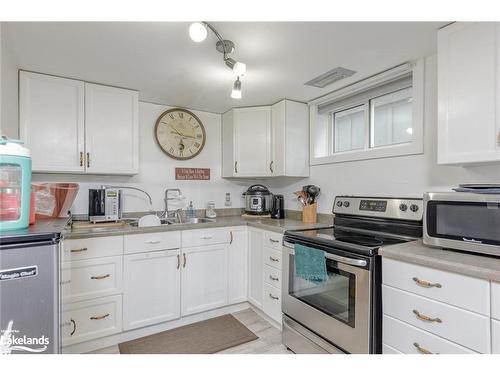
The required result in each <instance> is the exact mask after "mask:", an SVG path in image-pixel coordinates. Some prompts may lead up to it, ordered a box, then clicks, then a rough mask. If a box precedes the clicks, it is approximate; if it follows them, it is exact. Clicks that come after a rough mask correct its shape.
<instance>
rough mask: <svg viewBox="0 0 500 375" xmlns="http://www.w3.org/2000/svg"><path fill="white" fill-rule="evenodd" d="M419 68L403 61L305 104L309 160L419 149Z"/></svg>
mask: <svg viewBox="0 0 500 375" xmlns="http://www.w3.org/2000/svg"><path fill="white" fill-rule="evenodd" d="M420 64H421V63H420ZM422 69H423V68H422V66H421V65H419V64H418V63H416V64H414V65H410V64H405V66H403V67H397V68H394V70H392V71H388V72H384V73H383V74H381V75H379V76H374V77H371V78H370V79H367V80H366V81H361V82H358V83H356V84H353V85H351V86H347V87H346V88H344V89H340V90H338V91H336V92H334V93H332V94H330V95H327V96H326V97H323V98H321V100H319V99H318V100H317V101H315V102H312V104H311V103H310V104H311V105H310V111H311V131H312V135H313V136H312V137H311V148H312V150H311V151H312V153H311V164H313V165H314V164H325V163H336V162H342V161H352V160H362V159H372V158H380V157H390V156H400V155H409V154H418V153H422V152H423V146H422V143H423V141H422V134H423V131H422V128H423V124H422V117H423V105H422V104H423V89H422V85H423V83H422V81H423V70H422Z"/></svg>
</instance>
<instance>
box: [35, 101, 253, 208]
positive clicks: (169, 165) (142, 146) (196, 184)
mask: <svg viewBox="0 0 500 375" xmlns="http://www.w3.org/2000/svg"><path fill="white" fill-rule="evenodd" d="M170 108H172V107H168V106H164V105H159V104H152V103H146V102H140V103H139V126H140V130H139V174H138V175H136V176H131V177H127V176H114V177H109V176H90V175H56V174H33V181H59V182H78V183H80V191H79V193H78V196H77V198H76V201H75V203H74V205H73V209H72V211H73V213H77V214H86V213H87V211H88V189H89V188H96V187H99V186H100V185H101V184H117V185H120V184H121V185H127V186H135V187H138V188H141V189H144V190H146V191H147V192H148V193H149V194H151V196H152V197H153V206H154V209H155V210H162V209H163V208H164V204H163V192H164V190H165V188H180V189H181V191H182V193H183V195H184V196H186V197H187V199H188V201H189V200H192V201H193V204H194V206H195V208H205V207H206V205H207V202H208V201H215V203H216V207H217V208H223V207H224V199H225V193H226V192H228V193H231V198H232V201H233V207H242V206H243V203H244V202H243V200H242V198H241V193H242V192H243V191H244V190H246V187H247V186H248V185H250V184H251V183H252V181H243V182H232V181H228V180H224V179H222V178H221V165H222V164H221V160H222V157H221V149H222V147H221V115H220V114H215V113H208V112H201V111H193V112H194V113H195V114H196V115H197V116H198V117H199V118H200V120H201V121H202V123H203V124H204V126H205V130H206V133H207V139H206V144H205V147H204V148H203V150H202V151H201V153H200V154H199V155H198V156H197V157H195V158H194V159H191V160H188V161H178V160H174V159H171V158H169V157H168V156H167V155H165V154H164V153H163V152H162V151H161V149H160V147H159V146H158V145H157V143H156V141H155V138H154V126H155V123H156V120H157V118H158V116H159V115H160V114H161V113H162V112H163V111H165V110H167V109H170ZM175 167H196V168H210V169H211V179H210V180H209V181H176V180H175ZM124 193H125V194H126V195H125V199H124V201H125V202H124V210H125V211H126V212H130V211H146V210H147V209H148V208H149V206H148V203H147V199H146V198H145V197H144V196H143V195H142V194H141V193H136V192H134V191H124Z"/></svg>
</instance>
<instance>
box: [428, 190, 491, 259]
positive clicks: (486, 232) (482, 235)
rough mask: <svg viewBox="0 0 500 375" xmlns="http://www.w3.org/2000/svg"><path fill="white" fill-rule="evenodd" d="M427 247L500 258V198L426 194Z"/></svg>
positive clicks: (483, 195) (463, 194)
mask: <svg viewBox="0 0 500 375" xmlns="http://www.w3.org/2000/svg"><path fill="white" fill-rule="evenodd" d="M424 210H425V212H424V244H426V245H429V246H436V247H441V248H446V249H456V250H461V251H469V252H475V253H482V254H490V255H496V256H500V194H474V193H453V192H449V193H425V194H424Z"/></svg>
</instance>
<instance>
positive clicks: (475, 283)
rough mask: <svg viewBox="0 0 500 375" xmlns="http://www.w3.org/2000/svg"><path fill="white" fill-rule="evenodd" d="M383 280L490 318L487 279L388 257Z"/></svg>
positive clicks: (384, 262)
mask: <svg viewBox="0 0 500 375" xmlns="http://www.w3.org/2000/svg"><path fill="white" fill-rule="evenodd" d="M382 280H383V283H384V284H385V285H389V286H393V287H395V288H398V289H403V290H406V291H408V292H411V293H415V294H418V295H421V296H424V297H428V298H432V299H435V300H437V301H441V302H444V303H447V304H450V305H454V306H457V307H460V308H463V309H466V310H470V311H474V312H477V313H479V314H483V315H487V316H489V315H490V305H489V301H490V298H489V293H490V291H489V289H490V286H489V282H488V281H486V280H481V279H476V278H474V277H469V276H464V275H459V274H456V273H451V272H446V271H440V270H436V269H433V268H428V267H423V266H419V265H416V264H411V263H405V262H399V261H396V260H392V259H386V258H382ZM499 297H500V296H499Z"/></svg>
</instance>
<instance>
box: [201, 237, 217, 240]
mask: <svg viewBox="0 0 500 375" xmlns="http://www.w3.org/2000/svg"><path fill="white" fill-rule="evenodd" d="M212 238H214V237H213V236H202V237H200V239H202V240H211V239H212Z"/></svg>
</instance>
